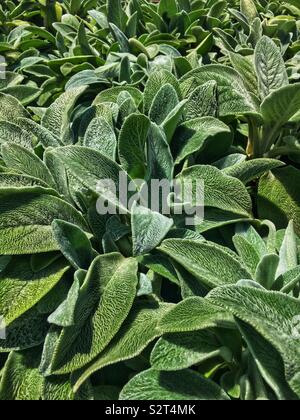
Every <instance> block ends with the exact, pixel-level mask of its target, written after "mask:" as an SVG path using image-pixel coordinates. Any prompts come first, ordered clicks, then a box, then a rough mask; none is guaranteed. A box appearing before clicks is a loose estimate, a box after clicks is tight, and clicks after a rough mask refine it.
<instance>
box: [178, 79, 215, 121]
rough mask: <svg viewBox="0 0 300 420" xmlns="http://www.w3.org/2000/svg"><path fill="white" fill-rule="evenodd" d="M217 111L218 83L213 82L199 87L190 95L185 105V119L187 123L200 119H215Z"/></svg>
mask: <svg viewBox="0 0 300 420" xmlns="http://www.w3.org/2000/svg"><path fill="white" fill-rule="evenodd" d="M217 109H218V102H217V83H216V82H215V81H211V82H207V83H204V84H203V85H201V86H199V87H198V88H196V89H195V90H194V91H193V92H192V93H191V94H190V96H189V97H188V100H187V102H186V105H185V117H186V120H187V121H188V120H192V119H194V118H198V117H206V116H211V117H215V116H216V114H217Z"/></svg>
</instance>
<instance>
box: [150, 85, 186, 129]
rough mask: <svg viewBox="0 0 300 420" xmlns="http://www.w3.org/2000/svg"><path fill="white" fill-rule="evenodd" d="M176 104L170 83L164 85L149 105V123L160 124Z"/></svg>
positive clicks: (174, 93)
mask: <svg viewBox="0 0 300 420" xmlns="http://www.w3.org/2000/svg"><path fill="white" fill-rule="evenodd" d="M178 103H179V100H178V95H177V93H176V90H175V89H174V88H173V86H172V85H170V83H166V84H165V85H163V86H162V87H161V88H160V89H159V91H158V92H157V94H156V96H155V97H154V99H153V102H152V104H151V108H150V111H149V117H150V119H151V121H152V122H154V123H155V124H157V125H160V124H162V123H163V122H164V120H165V119H166V118H167V116H168V115H169V114H170V112H171V111H172V110H173V109H174V108H175V107H176V106H177V105H178Z"/></svg>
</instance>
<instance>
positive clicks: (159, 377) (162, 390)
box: [120, 369, 229, 401]
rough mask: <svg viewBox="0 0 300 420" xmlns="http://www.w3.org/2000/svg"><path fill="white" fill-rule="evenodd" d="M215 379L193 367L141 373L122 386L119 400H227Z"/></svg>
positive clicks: (151, 370) (152, 370)
mask: <svg viewBox="0 0 300 420" xmlns="http://www.w3.org/2000/svg"><path fill="white" fill-rule="evenodd" d="M228 399H229V397H228V396H227V394H226V393H225V392H224V391H223V390H222V389H221V388H220V387H219V386H218V385H216V384H215V383H214V382H212V381H210V380H209V379H205V378H204V377H203V376H201V375H200V374H199V373H197V372H195V371H192V370H182V371H180V372H159V371H157V370H154V369H150V370H147V371H144V372H142V373H139V374H138V375H136V376H135V377H134V378H133V379H131V380H130V381H129V382H128V383H127V384H126V385H125V387H124V388H123V390H122V392H121V395H120V400H151V401H153V400H163V401H168V400H171V401H175V400H228Z"/></svg>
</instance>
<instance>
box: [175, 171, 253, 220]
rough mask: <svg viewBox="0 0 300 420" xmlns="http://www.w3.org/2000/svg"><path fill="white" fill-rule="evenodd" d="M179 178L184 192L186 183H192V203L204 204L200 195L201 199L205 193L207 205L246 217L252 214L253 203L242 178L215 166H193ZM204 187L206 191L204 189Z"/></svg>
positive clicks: (205, 203)
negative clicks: (230, 174)
mask: <svg viewBox="0 0 300 420" xmlns="http://www.w3.org/2000/svg"><path fill="white" fill-rule="evenodd" d="M179 180H180V181H181V183H182V186H183V194H184V193H185V188H184V185H185V183H187V184H188V185H189V184H190V183H192V185H193V191H192V197H191V198H192V203H191V204H192V205H201V204H202V205H203V203H201V202H200V203H199V202H198V196H199V195H200V199H201V198H202V193H203V195H204V197H203V198H204V205H205V206H209V207H215V208H218V209H220V210H224V211H228V212H232V213H235V214H236V215H242V216H245V217H247V216H248V217H249V215H250V214H251V207H252V203H251V198H250V196H249V193H248V192H247V189H246V187H245V186H244V185H243V184H242V182H241V181H240V180H238V179H236V178H233V177H230V176H228V175H226V174H224V173H223V172H222V171H220V170H219V169H217V168H215V167H213V166H209V165H206V166H205V165H197V166H192V167H191V168H188V169H185V170H184V171H183V172H182V173H181V174H180V175H179ZM197 181H199V183H198V182H197ZM202 182H203V183H204V184H203V186H202ZM203 188H204V191H202V189H203ZM187 199H188V197H187Z"/></svg>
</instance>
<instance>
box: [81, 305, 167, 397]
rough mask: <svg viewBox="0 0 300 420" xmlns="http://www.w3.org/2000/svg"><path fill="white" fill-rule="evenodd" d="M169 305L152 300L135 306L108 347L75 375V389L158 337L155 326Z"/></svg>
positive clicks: (136, 353)
mask: <svg viewBox="0 0 300 420" xmlns="http://www.w3.org/2000/svg"><path fill="white" fill-rule="evenodd" d="M170 306H171V305H168V304H158V303H155V302H151V301H149V302H139V303H136V304H135V305H134V306H133V308H132V310H131V312H130V314H129V316H128V318H127V319H126V321H125V322H124V324H123V325H122V327H121V329H120V331H119V332H118V333H117V335H116V336H115V338H114V339H113V340H112V341H111V343H110V344H109V346H108V347H107V348H106V349H105V350H104V351H103V352H102V353H101V354H100V355H99V356H98V357H97V358H96V359H95V360H94V361H93V362H92V363H90V364H89V365H88V366H87V367H85V368H84V369H82V371H80V372H79V373H78V379H77V381H76V384H75V387H74V389H75V390H76V389H78V388H79V387H80V386H81V384H82V383H83V382H84V381H86V379H87V378H89V376H91V375H92V374H93V373H95V372H97V371H99V370H100V369H102V368H103V367H105V366H108V365H112V364H115V363H118V362H120V361H124V360H128V359H131V358H133V357H135V356H137V355H139V354H140V353H141V352H142V351H143V350H144V349H145V348H146V347H147V345H148V344H149V343H151V341H153V340H154V339H155V338H156V337H158V336H159V335H160V331H159V330H158V329H157V324H158V322H159V320H160V319H161V317H162V316H163V315H164V314H165V313H166V311H167V310H168V308H169V307H170Z"/></svg>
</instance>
